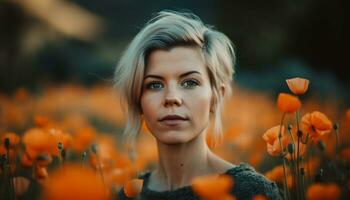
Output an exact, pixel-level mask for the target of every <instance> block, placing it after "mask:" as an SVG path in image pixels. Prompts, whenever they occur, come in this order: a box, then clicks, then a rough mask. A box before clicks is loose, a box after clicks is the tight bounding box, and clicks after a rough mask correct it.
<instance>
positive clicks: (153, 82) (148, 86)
mask: <svg viewBox="0 0 350 200" xmlns="http://www.w3.org/2000/svg"><path fill="white" fill-rule="evenodd" d="M185 83H191V84H192V85H191V86H183V87H184V88H187V89H192V88H194V87H196V86H199V82H198V81H197V80H195V79H187V80H184V81H182V82H181V85H183V84H185ZM156 84H157V85H158V84H159V85H163V84H162V82H160V81H151V82H149V83H147V84H146V86H145V88H146V89H150V90H159V89H161V88H159V87H158V88H155V87H153V86H154V85H156ZM193 84H194V85H193ZM161 87H162V86H161Z"/></svg>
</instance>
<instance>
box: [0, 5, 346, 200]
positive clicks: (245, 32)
mask: <svg viewBox="0 0 350 200" xmlns="http://www.w3.org/2000/svg"><path fill="white" fill-rule="evenodd" d="M348 4H349V3H348V1H346V0H333V1H328V0H284V1H282V0H270V1H261V0H216V1H210V0H201V1H196V0H152V1H136V0H134V1H131V0H101V1H96V0H95V1H93V0H0V27H1V31H0V137H3V136H4V135H5V136H6V135H8V134H9V132H10V133H11V132H14V133H16V134H18V135H19V136H26V135H28V134H29V135H30V134H33V130H35V131H36V134H38V131H39V134H40V133H41V132H40V131H44V132H45V133H46V132H49V133H50V134H51V132H52V131H53V132H54V133H60V134H61V132H64V133H67V135H68V136H69V137H72V138H71V140H69V141H70V143H68V144H65V147H66V148H67V149H68V151H67V155H66V159H67V160H74V161H78V160H79V159H80V156H81V155H83V153H86V152H89V154H90V155H89V156H88V157H89V158H88V159H89V160H90V162H91V163H90V164H92V166H94V167H95V168H96V169H97V168H99V167H96V166H97V164H96V163H98V162H96V160H94V157H93V155H94V153H91V147H93V146H94V145H98V146H99V147H100V149H101V150H100V152H99V156H101V163H102V164H103V169H102V170H104V171H105V172H104V173H112V175H110V174H108V176H106V177H114V178H115V180H114V179H113V180H109V181H110V182H113V181H114V182H115V185H116V186H117V188H119V187H120V186H121V185H122V184H124V183H125V181H126V180H129V179H130V178H132V177H134V175H135V174H134V173H135V172H140V171H146V170H148V169H152V168H154V166H155V163H156V161H157V149H156V144H155V141H154V139H153V137H152V135H151V134H148V133H149V132H148V131H147V128H146V127H145V126H143V128H142V133H141V134H140V135H139V140H137V151H138V153H139V154H138V156H137V157H136V160H133V159H131V158H134V157H133V156H130V154H129V157H128V154H127V153H126V152H125V151H124V150H125V148H124V149H123V147H124V146H123V143H122V137H121V133H122V131H123V128H124V125H125V119H124V115H123V113H122V110H123V109H122V107H121V106H120V104H119V102H118V98H119V95H118V91H113V89H112V87H111V86H112V79H113V74H114V69H115V66H116V63H117V62H118V59H119V57H120V56H121V54H122V52H123V51H124V49H125V48H126V47H127V45H128V43H129V42H130V41H131V39H132V38H133V37H134V36H135V35H136V34H137V33H138V32H139V30H140V29H141V28H142V27H143V26H144V24H145V23H146V22H147V21H148V20H149V19H150V18H151V17H152V16H153V15H154V14H156V13H157V12H158V11H161V10H163V9H175V10H185V11H192V12H193V13H195V14H196V15H198V16H199V17H200V18H201V19H202V20H203V21H204V22H205V23H206V24H210V25H214V26H215V27H216V28H217V29H218V30H219V31H221V32H223V33H225V34H226V35H227V36H228V37H229V38H230V39H231V40H232V41H233V43H234V44H235V49H236V53H237V60H238V62H237V66H236V74H235V77H234V83H233V84H234V91H233V97H232V98H230V99H228V101H227V102H226V105H225V106H226V107H225V110H224V113H223V115H224V116H223V128H224V142H223V145H218V146H217V147H215V148H214V146H213V145H211V142H212V138H210V134H209V136H208V138H207V140H208V144H209V146H210V148H212V149H213V150H214V151H215V153H217V154H219V155H220V156H221V157H223V158H225V159H226V160H228V161H230V162H232V163H239V162H241V161H243V162H247V163H249V164H251V165H253V166H254V167H255V168H256V169H257V170H258V171H260V172H264V173H265V174H269V170H271V169H273V167H274V166H276V165H279V164H281V163H280V160H279V158H278V157H271V156H269V155H267V152H266V143H265V141H264V140H263V139H262V135H263V133H264V132H265V131H266V130H268V129H269V128H271V127H273V126H275V125H278V124H279V122H280V120H281V116H282V113H281V112H280V111H279V110H278V108H277V106H276V97H277V95H278V94H279V93H280V92H287V93H290V91H289V89H288V87H287V84H286V82H285V80H286V79H288V78H293V77H297V76H298V77H303V78H306V79H309V80H310V85H309V90H308V91H307V93H306V94H305V95H303V96H301V97H300V99H301V100H302V104H303V105H302V109H301V111H300V117H302V116H303V115H305V114H306V113H309V112H312V111H316V110H317V111H320V112H322V113H325V114H326V115H327V116H328V117H329V119H330V120H331V121H332V123H338V125H340V128H339V141H340V142H339V143H340V145H339V144H338V138H336V135H335V134H333V132H332V133H330V134H325V135H324V136H323V138H322V140H323V141H324V143H325V144H323V146H322V151H320V152H317V153H318V154H317V156H316V158H317V159H318V158H322V159H321V160H316V161H317V162H315V163H318V164H313V167H312V168H310V169H308V174H309V178H310V177H311V175H312V176H313V174H312V173H311V172H316V171H317V169H318V167H319V165H321V166H325V167H323V169H324V174H325V177H327V178H325V179H327V180H330V181H332V180H333V179H336V178H337V177H336V176H334V169H333V168H330V167H329V165H328V163H329V160H331V159H333V158H336V157H335V156H334V155H335V148H334V147H336V148H338V145H339V147H340V148H341V150H342V152H345V153H344V155H345V156H344V155H343V153H342V155H343V156H342V158H346V159H347V162H348V163H349V166H350V134H349V133H350V123H349V122H350V92H349V91H350V78H349V77H348V76H349V73H348V70H347V69H348V68H349V64H348V63H349V62H348V59H349V56H348V54H349V50H348V47H349V46H350V41H349V40H350V39H349V35H350V24H349V21H350V14H349V12H348V10H347V6H348ZM294 117H295V116H294V115H287V118H286V121H285V125H287V123H288V124H293V126H294V127H295V126H296V124H295V118H294ZM34 127H36V128H37V129H33V128H34ZM336 127H338V126H336ZM35 131H34V132H35ZM50 131H51V132H50ZM143 133H145V134H143ZM68 136H67V137H68ZM32 137H33V136H30V137H29V136H28V137H27V138H32ZM41 137H42V135H41V136H40V137H39V136H37V137H34V139H33V140H35V141H36V140H38V141H39V143H40V142H41V143H42V144H43V145H44V146H45V144H46V143H47V141H46V140H44V139H45V138H44V139H41V140H40V138H41ZM337 137H338V135H337ZM336 139H337V140H336ZM26 142H27V143H28V141H22V143H25V146H26V147H27V146H28V144H27V143H26ZM2 143H4V142H2ZM3 145H4V144H1V143H0V154H3V153H4V149H5V148H4V147H3ZM56 146H57V145H56ZM56 146H54V149H55V150H56V151H57V148H56ZM251 147H254V148H251ZM313 148H314V149H315V148H316V147H313ZM89 149H90V150H89ZM65 150H66V149H65ZM23 152H24V151H22V153H21V154H20V156H22V154H23ZM65 152H66V151H65ZM313 152H314V151H313ZM45 153H47V152H45ZM95 153H96V152H95ZM336 153H339V152H336ZM65 154H66V153H65ZM23 155H24V154H23ZM315 155H316V153H315ZM319 155H323V156H322V157H321V156H319ZM325 155H327V156H328V157H329V158H330V159H328V160H327V159H325V158H326V156H325ZM91 156H92V157H91ZM90 157H91V158H90ZM328 157H327V158H328ZM23 160H24V158H22V159H21V162H23ZM311 161H312V160H310V162H311ZM81 162H82V163H84V160H83V159H82V161H81ZM308 162H309V161H308ZM332 162H333V161H332ZM134 163H135V164H134ZM29 166H32V165H31V164H29ZM327 166H328V167H327ZM341 166H343V165H341ZM27 167H28V166H27ZM100 168H101V167H100ZM18 169H20V170H18V172H16V173H18V174H23V173H22V171H23V170H22V169H21V168H18ZM130 169H131V170H130ZM344 169H345V168H344ZM346 169H347V170H348V169H350V168H349V167H348V168H346ZM21 170H22V171H21ZM115 170H116V171H115ZM49 171H50V170H49ZM343 171H344V172H345V171H346V170H343ZM30 173H31V171H30V170H29V173H28V174H29V175H28V174H27V175H26V176H25V177H28V178H30V177H32V176H31V174H30ZM113 173H114V175H113ZM274 173H275V172H274ZM276 173H277V172H276ZM346 173H347V175H346V176H347V179H346V180H348V182H347V183H345V182H344V180H345V179H344V180H341V181H339V180H338V179H337V180H335V181H337V182H338V183H339V185H340V186H342V189H343V190H344V191H345V192H343V196H344V198H343V199H348V198H347V197H348V196H350V193H349V191H350V189H348V188H347V187H346V186H349V185H350V172H349V171H346ZM279 174H281V173H279ZM310 174H311V175H310ZM0 175H1V174H0ZM46 177H47V173H46V175H45V176H43V177H41V179H45V178H46ZM268 177H269V178H270V179H271V180H275V181H278V180H279V184H280V186H281V183H282V182H283V178H282V179H278V180H277V178H271V174H270V175H269V176H268ZM38 180H40V179H38ZM310 180H312V179H310ZM346 180H345V181H346ZM68 182H69V181H68ZM310 183H311V182H309V183H308V184H310ZM0 188H1V185H0ZM4 191H6V190H4ZM28 191H34V193H36V194H38V193H37V192H35V191H36V190H34V189H29V190H28ZM116 191H117V190H116ZM60 193H61V192H60ZM28 194H29V193H27V194H24V195H22V197H23V198H22V199H34V198H33V195H28ZM0 195H1V191H0ZM35 199H36V198H35Z"/></svg>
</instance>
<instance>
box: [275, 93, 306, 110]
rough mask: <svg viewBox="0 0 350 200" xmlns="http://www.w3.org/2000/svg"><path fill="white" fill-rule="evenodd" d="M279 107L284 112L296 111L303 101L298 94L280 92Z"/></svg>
mask: <svg viewBox="0 0 350 200" xmlns="http://www.w3.org/2000/svg"><path fill="white" fill-rule="evenodd" d="M277 107H278V109H279V110H280V111H282V112H284V113H294V112H295V111H297V110H298V109H299V108H300V107H301V102H300V100H299V99H298V97H296V96H293V95H290V94H287V93H280V94H279V95H278V98H277Z"/></svg>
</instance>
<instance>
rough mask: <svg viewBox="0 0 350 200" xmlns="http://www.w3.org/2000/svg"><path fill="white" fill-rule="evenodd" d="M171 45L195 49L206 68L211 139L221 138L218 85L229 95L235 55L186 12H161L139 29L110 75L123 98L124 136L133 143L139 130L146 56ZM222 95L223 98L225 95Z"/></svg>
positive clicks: (224, 38)
mask: <svg viewBox="0 0 350 200" xmlns="http://www.w3.org/2000/svg"><path fill="white" fill-rule="evenodd" d="M175 46H191V47H197V48H199V49H200V50H201V52H202V57H203V60H204V62H205V64H206V66H207V67H208V74H209V78H210V83H211V88H212V91H213V99H214V101H213V102H212V103H213V108H214V109H213V110H214V111H213V112H214V113H213V114H214V116H213V117H214V121H213V123H214V126H213V131H214V135H215V137H214V138H218V137H221V136H222V123H221V111H222V99H223V96H222V95H221V93H220V91H219V90H220V87H221V85H225V88H226V89H225V91H226V92H225V94H226V95H230V94H231V90H232V88H231V82H232V78H233V74H234V65H235V60H236V57H235V52H234V48H233V44H232V42H231V41H230V39H229V38H228V37H227V36H226V35H224V34H223V33H221V32H219V31H217V30H215V29H214V28H213V27H212V26H209V25H205V24H204V23H203V22H202V21H201V20H200V18H199V17H197V16H196V15H194V14H192V13H189V12H178V11H169V10H167V11H161V12H159V13H157V15H156V16H155V17H154V18H152V19H151V20H150V21H149V22H147V23H146V25H145V26H144V27H143V28H142V29H141V30H140V32H139V33H138V34H137V35H136V36H135V37H134V39H133V40H132V41H131V43H130V44H129V46H128V47H127V49H126V50H125V52H124V54H123V55H122V56H121V58H120V60H119V62H118V64H117V67H116V70H115V76H114V86H115V87H116V88H117V90H118V91H119V92H120V94H121V96H122V97H124V99H123V100H124V101H123V102H122V103H123V105H125V106H123V107H126V108H127V113H126V116H127V123H126V127H125V129H124V135H125V136H127V137H126V139H127V141H129V142H133V141H134V139H135V137H136V135H137V134H138V133H139V132H140V128H141V114H142V108H141V100H140V99H141V95H142V84H143V78H144V73H145V71H146V65H147V59H148V55H149V54H150V53H152V52H153V51H154V50H157V49H170V48H172V47H175ZM226 95H225V96H226Z"/></svg>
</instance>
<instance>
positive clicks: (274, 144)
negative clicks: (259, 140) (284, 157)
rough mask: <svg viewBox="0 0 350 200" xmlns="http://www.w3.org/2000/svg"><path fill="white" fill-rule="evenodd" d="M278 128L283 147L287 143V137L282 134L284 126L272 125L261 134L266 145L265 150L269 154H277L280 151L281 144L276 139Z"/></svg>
mask: <svg viewBox="0 0 350 200" xmlns="http://www.w3.org/2000/svg"><path fill="white" fill-rule="evenodd" d="M280 129H281V134H282V138H281V143H282V147H283V148H285V147H286V146H287V145H288V143H289V138H288V137H286V136H284V126H282V127H281V126H280V125H277V126H274V127H272V128H270V129H269V130H267V131H266V132H265V133H264V134H263V139H264V140H265V142H266V145H267V152H268V153H269V155H271V156H278V155H280V154H281V152H282V149H281V145H280V143H279V140H278V135H279V131H280Z"/></svg>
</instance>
